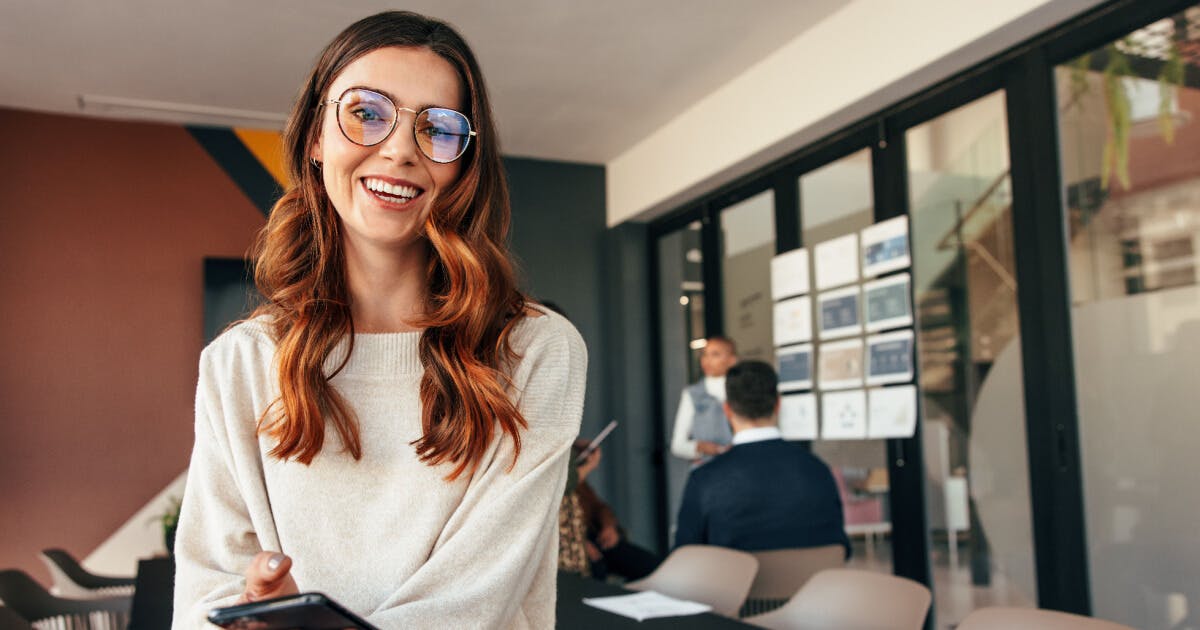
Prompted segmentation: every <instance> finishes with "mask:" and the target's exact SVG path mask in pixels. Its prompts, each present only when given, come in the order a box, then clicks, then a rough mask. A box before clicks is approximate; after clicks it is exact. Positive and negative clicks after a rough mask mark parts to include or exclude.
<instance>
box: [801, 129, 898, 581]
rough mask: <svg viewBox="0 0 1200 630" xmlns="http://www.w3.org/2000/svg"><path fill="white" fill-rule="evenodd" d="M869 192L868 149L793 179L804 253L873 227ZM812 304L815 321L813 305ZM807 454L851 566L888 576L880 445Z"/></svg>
mask: <svg viewBox="0 0 1200 630" xmlns="http://www.w3.org/2000/svg"><path fill="white" fill-rule="evenodd" d="M873 187H874V179H873V175H872V167H871V151H870V150H869V149H862V150H859V151H856V152H854V153H852V154H850V155H848V156H846V157H843V158H841V159H839V160H835V161H833V162H831V163H829V164H826V165H824V166H821V167H819V168H816V169H813V170H811V171H809V172H807V173H804V174H803V175H801V176H800V177H799V179H798V181H797V188H798V193H799V206H800V224H801V233H802V239H803V242H804V244H805V245H806V246H807V247H808V248H809V251H810V252H811V251H812V248H813V247H814V246H815V245H817V244H818V243H821V242H822V241H826V240H829V239H832V238H836V237H839V236H843V235H846V234H854V233H857V232H858V231H859V230H861V229H863V228H865V227H867V226H869V225H871V224H872V223H874V222H875V201H874V193H873ZM809 275H810V278H809V286H816V285H817V282H816V266H815V265H810V266H809ZM812 305H813V313H812V321H814V322H815V321H818V318H819V317H820V313H819V312H818V307H817V305H818V301H817V300H813V301H812ZM820 347H821V346H820V344H818V353H819V352H820V351H821V350H820ZM818 362H819V358H818ZM813 452H814V453H816V454H817V456H818V457H820V458H821V459H822V460H824V461H825V463H827V464H828V465H829V467H830V468H831V469H832V470H833V473H834V478H835V479H836V480H837V482H838V490H839V491H840V492H841V495H842V512H843V515H844V517H845V521H846V533H847V535H849V536H850V541H851V545H852V547H853V550H854V554H853V556H852V557H851V561H850V563H851V566H854V567H856V568H862V569H868V570H871V571H880V572H883V573H891V572H892V554H891V549H892V539H891V532H892V523H891V505H892V497H891V492H890V490H891V486H890V484H889V483H888V467H887V444H886V441H885V440H880V439H874V440H828V439H821V440H817V441H815V442H813Z"/></svg>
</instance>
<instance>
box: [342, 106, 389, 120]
mask: <svg viewBox="0 0 1200 630" xmlns="http://www.w3.org/2000/svg"><path fill="white" fill-rule="evenodd" d="M350 115H352V116H354V117H355V118H357V119H359V120H361V121H362V122H377V121H380V120H383V117H382V116H380V115H379V112H377V111H375V110H374V109H373V108H370V107H362V106H360V107H354V108H351V110H350Z"/></svg>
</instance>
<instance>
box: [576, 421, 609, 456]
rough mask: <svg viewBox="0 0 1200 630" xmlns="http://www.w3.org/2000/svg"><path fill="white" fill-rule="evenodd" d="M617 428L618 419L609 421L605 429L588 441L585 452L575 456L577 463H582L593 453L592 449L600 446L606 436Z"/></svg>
mask: <svg viewBox="0 0 1200 630" xmlns="http://www.w3.org/2000/svg"><path fill="white" fill-rule="evenodd" d="M615 428H617V421H616V420H613V421H612V422H609V423H608V424H607V425H606V426H605V427H604V428H603V429H601V430H600V433H599V434H597V435H596V437H594V438H592V441H591V442H588V445H587V447H586V448H584V449H583V452H581V453H580V454H579V457H576V458H575V463H576V464H582V463H583V462H584V461H586V460H587V458H588V455H591V454H592V451H594V450H596V449H598V448H600V443H601V442H603V441H604V438H606V437H608V434H609V433H612V430H613V429H615Z"/></svg>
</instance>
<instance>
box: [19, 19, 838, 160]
mask: <svg viewBox="0 0 1200 630" xmlns="http://www.w3.org/2000/svg"><path fill="white" fill-rule="evenodd" d="M847 2H848V0H802V1H799V0H743V1H739V2H730V1H729V0H603V1H596V0H507V1H504V2H499V1H496V2H486V1H482V0H479V1H475V2H471V1H468V0H442V1H437V2H435V1H433V0H414V1H410V2H408V3H406V4H405V5H404V6H403V8H406V9H411V10H414V11H418V12H422V13H427V14H429V15H434V16H436V17H439V18H441V19H444V20H447V21H449V22H451V23H452V24H454V25H456V26H457V27H458V28H459V30H460V32H462V33H463V35H464V36H465V37H466V39H467V41H468V42H470V43H471V45H472V47H473V48H474V50H475V53H476V56H477V57H478V58H479V60H480V63H481V64H482V66H483V69H484V74H485V76H486V77H487V80H488V83H489V87H490V89H491V92H492V100H493V107H494V108H495V111H496V115H497V117H498V120H499V126H500V131H501V136H502V142H503V146H502V150H503V151H504V152H505V153H506V154H508V155H518V156H527V157H536V158H543V159H554V160H568V161H577V162H589V163H605V162H607V161H609V160H611V159H612V158H614V157H616V156H617V155H620V154H621V153H622V152H624V151H625V150H626V149H628V148H629V147H631V146H633V145H634V144H635V143H637V142H638V141H639V140H640V139H641V138H643V137H645V136H646V135H647V134H649V133H650V132H652V131H653V130H655V129H657V128H658V127H659V126H661V125H662V124H663V123H665V122H667V121H669V120H670V119H672V118H673V117H674V116H675V115H676V114H677V113H678V112H679V111H681V110H683V109H686V108H687V107H688V106H689V105H690V104H691V103H693V102H695V101H696V100H698V99H699V98H700V97H702V96H704V95H705V94H707V93H709V92H711V91H712V90H713V89H715V88H716V87H718V86H720V85H722V84H724V83H725V82H727V81H729V80H730V79H732V78H733V77H735V76H737V75H738V74H740V73H741V72H742V71H743V70H745V69H746V68H747V67H749V66H750V65H752V64H753V63H755V62H756V61H758V60H760V59H762V58H764V57H766V56H767V55H768V54H770V53H771V52H773V51H774V50H776V49H778V48H779V47H780V46H782V45H783V44H785V43H786V42H788V41H789V40H791V39H792V38H794V37H796V36H797V35H799V34H800V33H801V32H803V31H804V30H806V29H807V28H809V27H811V26H813V25H814V24H816V23H818V22H820V21H821V20H822V19H823V18H824V17H826V16H828V15H829V14H831V13H833V12H834V11H836V10H837V9H838V8H839V7H841V6H843V5H845V4H847ZM393 8H399V7H397V6H396V5H394V4H392V3H387V2H382V1H379V0H322V1H317V0H0V60H2V61H0V107H4V106H7V107H14V108H21V109H34V110H42V111H54V112H67V113H80V106H79V97H80V96H81V95H93V96H101V97H115V98H129V99H139V100H149V101H163V102H169V103H180V104H185V105H190V106H203V107H215V108H230V109H237V110H250V111H254V112H264V113H268V114H275V115H278V116H279V117H282V116H283V115H284V114H285V113H286V112H287V110H288V108H289V106H290V104H291V102H292V99H293V97H294V95H295V91H296V89H297V88H298V87H299V85H300V83H301V81H302V80H303V79H304V77H305V75H306V73H307V72H308V70H309V67H310V65H311V63H312V62H313V60H314V59H315V57H316V55H317V53H318V52H319V51H320V50H321V48H322V47H323V46H324V45H325V44H326V43H327V42H328V41H329V40H330V39H331V38H332V37H333V36H334V35H336V34H337V32H338V31H340V30H341V29H342V28H344V27H345V26H347V25H348V24H350V23H351V22H353V21H354V20H356V19H358V18H360V17H363V16H366V15H369V14H372V13H375V12H377V11H382V10H385V9H393ZM126 117H129V116H128V115H126ZM152 117H155V118H158V119H161V120H167V121H175V122H193V123H196V122H205V120H206V119H204V118H203V117H198V116H191V115H186V116H181V115H179V114H174V115H167V114H160V115H154V116H152ZM270 125H271V123H266V126H270ZM243 126H248V125H243ZM720 132H721V130H714V133H720Z"/></svg>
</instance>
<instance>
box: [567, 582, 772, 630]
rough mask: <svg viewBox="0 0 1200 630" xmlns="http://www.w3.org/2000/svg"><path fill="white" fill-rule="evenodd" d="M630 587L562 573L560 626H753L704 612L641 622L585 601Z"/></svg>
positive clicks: (703, 629)
mask: <svg viewBox="0 0 1200 630" xmlns="http://www.w3.org/2000/svg"><path fill="white" fill-rule="evenodd" d="M635 592H636V591H631V590H629V589H625V588H621V587H620V586H616V585H614V584H607V583H605V582H601V581H599V580H593V579H591V578H585V577H583V576H581V575H578V574H576V573H565V572H562V571H559V573H558V624H557V625H558V627H559V628H569V629H571V630H575V629H576V628H581V629H583V630H588V629H590V628H597V629H599V630H608V629H609V628H689V629H691V628H696V629H697V630H707V629H709V628H713V629H718V630H719V629H721V628H724V629H726V630H731V629H734V628H753V627H755V626H751V625H748V624H744V623H742V622H740V621H737V620H734V619H729V618H727V617H722V616H720V615H718V614H715V613H704V614H702V615H687V616H686V617H660V618H658V619H647V620H645V621H641V622H639V621H638V620H636V619H630V618H629V617H622V616H621V615H616V614H613V613H610V612H608V611H606V610H600V609H599V608H592V607H591V606H588V605H587V604H585V603H583V598H584V597H607V596H610V595H628V594H630V593H635Z"/></svg>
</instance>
